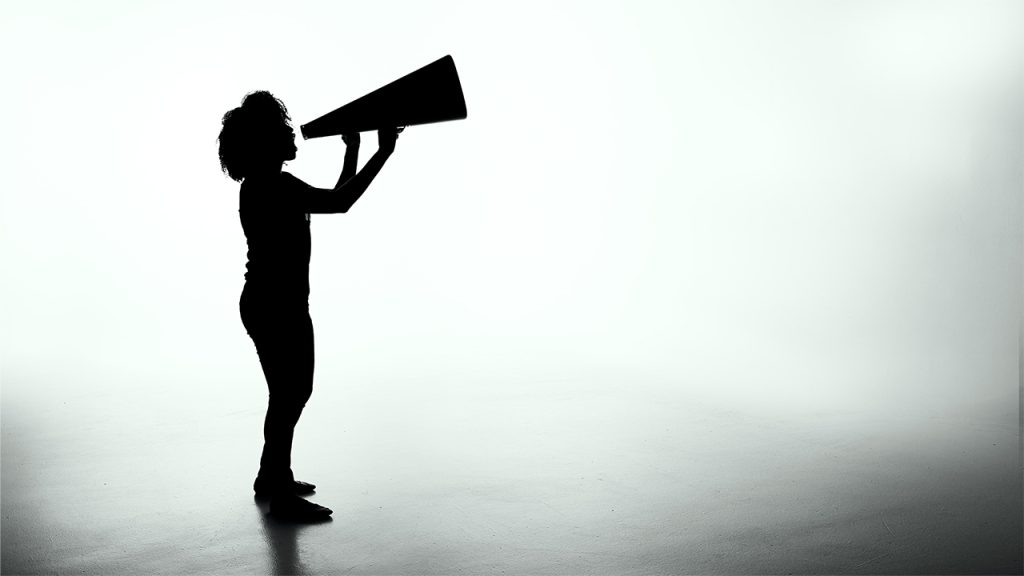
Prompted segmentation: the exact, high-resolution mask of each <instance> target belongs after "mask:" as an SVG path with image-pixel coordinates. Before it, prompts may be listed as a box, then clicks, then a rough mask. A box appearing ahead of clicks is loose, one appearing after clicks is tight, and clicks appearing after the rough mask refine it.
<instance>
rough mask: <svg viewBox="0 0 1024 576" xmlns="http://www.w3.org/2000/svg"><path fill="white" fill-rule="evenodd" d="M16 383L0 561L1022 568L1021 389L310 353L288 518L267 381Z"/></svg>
mask: <svg viewBox="0 0 1024 576" xmlns="http://www.w3.org/2000/svg"><path fill="white" fill-rule="evenodd" d="M324 380H327V381H324ZM13 384H14V383H12V382H5V390H4V399H3V430H2V433H3V436H2V438H3V446H2V449H3V452H2V456H3V460H2V489H3V490H2V513H3V524H2V546H3V547H2V561H3V566H2V569H3V573H4V574H230V573H238V574H266V573H275V574H616V575H623V574H941V573H947V574H953V573H955V574H1004V573H1005V574H1012V573H1018V574H1019V573H1020V572H1021V569H1022V564H1021V556H1022V544H1021V540H1022V539H1021V535H1022V524H1021V510H1022V501H1021V474H1020V472H1021V468H1020V437H1019V423H1018V420H1017V419H1016V418H1017V406H1015V405H1009V406H1004V407H1003V408H1002V409H1001V410H998V411H997V412H998V413H999V414H1001V415H1002V416H1000V417H988V416H986V415H985V414H977V413H968V412H958V411H955V410H954V411H950V410H948V409H947V410H941V409H927V410H926V409H922V410H920V411H917V412H916V413H915V412H913V411H910V412H908V411H903V412H901V411H899V410H882V409H879V410H869V409H855V410H854V409H822V410H791V411H785V410H771V409H765V410H764V411H763V412H762V413H758V411H757V410H753V409H750V407H749V405H747V406H746V407H745V408H743V409H735V408H732V407H730V405H729V403H728V402H725V401H722V400H717V401H716V400H711V399H709V398H704V399H696V398H695V397H692V396H691V395H687V394H685V393H682V392H675V391H674V390H675V388H673V386H671V385H668V384H664V383H662V384H654V383H645V382H642V381H641V382H630V381H622V380H618V381H617V380H615V379H610V380H607V381H602V382H598V381H589V380H587V379H576V380H572V379H570V380H557V381H554V380H552V381H545V380H544V379H537V380H534V381H521V382H505V383H501V385H489V384H488V382H462V383H445V384H443V385H442V384H440V383H438V382H431V381H429V380H424V381H405V382H394V381H387V380H373V379H363V380H361V381H360V382H359V383H349V384H342V383H338V382H331V381H330V379H329V378H326V379H325V378H320V377H319V376H318V381H317V389H316V391H315V392H314V396H313V398H312V400H311V401H310V404H309V406H308V408H307V412H306V413H305V414H304V416H303V420H302V421H301V422H300V424H299V428H298V430H297V433H296V444H295V450H294V469H295V472H296V476H297V477H298V478H299V479H302V480H307V481H311V482H314V483H316V484H317V485H318V487H319V488H318V490H317V493H316V495H314V496H313V497H311V499H312V500H313V501H315V502H318V503H322V504H324V505H326V506H329V507H331V508H333V509H334V516H333V519H332V520H331V521H329V522H325V523H322V524H317V525H308V526H298V525H289V524H283V523H280V522H277V521H275V520H274V519H272V518H270V517H268V515H267V507H266V505H265V504H262V503H260V502H257V501H255V500H254V498H253V495H252V492H251V483H252V478H253V475H254V473H255V465H256V462H257V460H258V456H259V448H260V444H259V442H260V433H261V425H262V408H263V405H262V402H263V397H262V395H261V393H260V392H259V391H253V392H252V393H251V394H241V395H240V396H239V395H238V394H235V395H234V396H233V395H232V394H234V393H229V392H228V391H230V390H234V391H236V392H237V390H239V388H238V387H237V386H235V384H231V383H229V384H225V389H224V390H218V389H217V387H216V386H206V385H204V386H193V387H191V388H190V390H191V392H192V393H191V394H190V395H189V397H188V398H182V397H179V396H176V395H175V393H174V390H173V388H172V387H170V386H167V385H166V383H159V382H148V383H147V382H138V383H135V384H133V385H131V386H120V387H116V388H110V389H104V391H100V392H97V389H98V388H96V387H92V388H90V387H89V386H86V385H83V386H81V387H72V388H64V389H63V390H65V392H64V393H62V394H60V395H50V394H49V393H48V392H47V389H48V385H47V383H45V382H39V383H31V382H20V383H19V385H17V386H15V385H13ZM51 384H52V383H51ZM99 388H102V387H99ZM239 398H241V399H239ZM229 399H231V400H229Z"/></svg>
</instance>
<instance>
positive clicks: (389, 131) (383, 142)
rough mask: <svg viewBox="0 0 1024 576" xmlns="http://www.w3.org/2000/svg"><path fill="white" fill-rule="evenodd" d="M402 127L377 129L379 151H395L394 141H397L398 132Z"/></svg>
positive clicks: (388, 152)
mask: <svg viewBox="0 0 1024 576" xmlns="http://www.w3.org/2000/svg"><path fill="white" fill-rule="evenodd" d="M402 130H403V129H402V128H381V129H380V130H377V147H378V148H379V149H380V150H381V152H385V153H387V154H390V153H392V152H394V151H395V142H397V141H398V133H399V132H401V131H402Z"/></svg>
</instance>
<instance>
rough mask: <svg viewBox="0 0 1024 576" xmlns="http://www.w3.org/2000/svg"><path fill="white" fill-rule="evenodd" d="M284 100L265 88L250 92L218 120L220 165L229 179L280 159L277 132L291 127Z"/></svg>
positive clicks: (245, 174) (241, 176) (244, 174)
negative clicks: (219, 121) (219, 123)
mask: <svg viewBox="0 0 1024 576" xmlns="http://www.w3.org/2000/svg"><path fill="white" fill-rule="evenodd" d="M290 121H291V117H290V116H288V109H287V108H285V106H284V103H283V102H281V101H280V100H278V99H277V98H275V97H274V95H273V94H271V93H270V92H267V91H264V90H258V91H256V92H250V93H249V94H246V96H245V98H244V99H242V105H241V106H239V107H238V108H234V109H232V110H228V112H227V113H226V114H224V118H223V119H222V120H221V130H220V135H219V136H218V137H217V141H218V143H219V150H218V151H219V154H220V167H221V170H223V171H224V173H225V174H227V175H228V176H229V177H230V178H231V179H232V180H236V181H239V182H241V181H242V179H244V178H245V177H246V176H247V175H249V174H250V173H251V172H252V170H253V168H255V167H258V166H262V165H265V164H267V163H268V162H275V161H280V160H281V158H280V156H281V154H280V150H279V146H278V142H279V138H280V132H281V131H282V130H285V129H290V124H289V122H290Z"/></svg>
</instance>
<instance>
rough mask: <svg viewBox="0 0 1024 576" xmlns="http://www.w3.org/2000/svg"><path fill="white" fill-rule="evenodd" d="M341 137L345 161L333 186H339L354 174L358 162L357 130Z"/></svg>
mask: <svg viewBox="0 0 1024 576" xmlns="http://www.w3.org/2000/svg"><path fill="white" fill-rule="evenodd" d="M341 139H342V140H343V141H344V142H345V163H344V165H342V168H341V176H339V177H338V183H337V184H335V185H334V187H335V188H340V187H341V185H342V184H344V183H345V181H347V180H348V179H349V178H351V177H353V176H355V175H356V166H357V165H358V163H359V132H353V133H352V134H342V135H341Z"/></svg>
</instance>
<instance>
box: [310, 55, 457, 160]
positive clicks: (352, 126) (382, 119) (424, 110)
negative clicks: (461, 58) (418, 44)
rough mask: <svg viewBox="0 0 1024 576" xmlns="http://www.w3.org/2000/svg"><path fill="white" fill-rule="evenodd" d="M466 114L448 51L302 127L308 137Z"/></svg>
mask: <svg viewBox="0 0 1024 576" xmlns="http://www.w3.org/2000/svg"><path fill="white" fill-rule="evenodd" d="M465 117H466V99H465V98H464V97H463V95H462V84H461V83H460V82H459V73H458V72H457V71H456V70H455V60H454V59H452V57H451V55H448V56H445V57H444V58H441V59H440V60H437V61H435V62H431V63H430V64H427V65H426V66H424V67H423V68H420V69H419V70H416V71H415V72H411V73H409V74H407V75H405V76H403V77H401V78H399V79H398V80H395V81H394V82H392V83H390V84H388V85H386V86H383V87H381V88H378V89H376V90H374V91H373V92H370V93H369V94H367V95H365V96H363V97H362V98H358V99H356V100H353V101H352V102H349V103H348V104H345V105H344V106H342V107H341V108H338V109H337V110H334V111H332V112H328V113H327V114H324V115H323V116H321V117H319V118H317V119H316V120H313V121H311V122H309V123H307V124H303V125H302V127H301V128H300V130H301V131H302V137H303V138H305V139H307V140H308V139H310V138H320V137H322V136H336V135H338V134H349V133H351V132H366V131H369V130H379V129H381V128H392V127H402V126H413V125H417V124H431V123H433V122H447V121H448V120H462V119H463V118H465Z"/></svg>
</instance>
